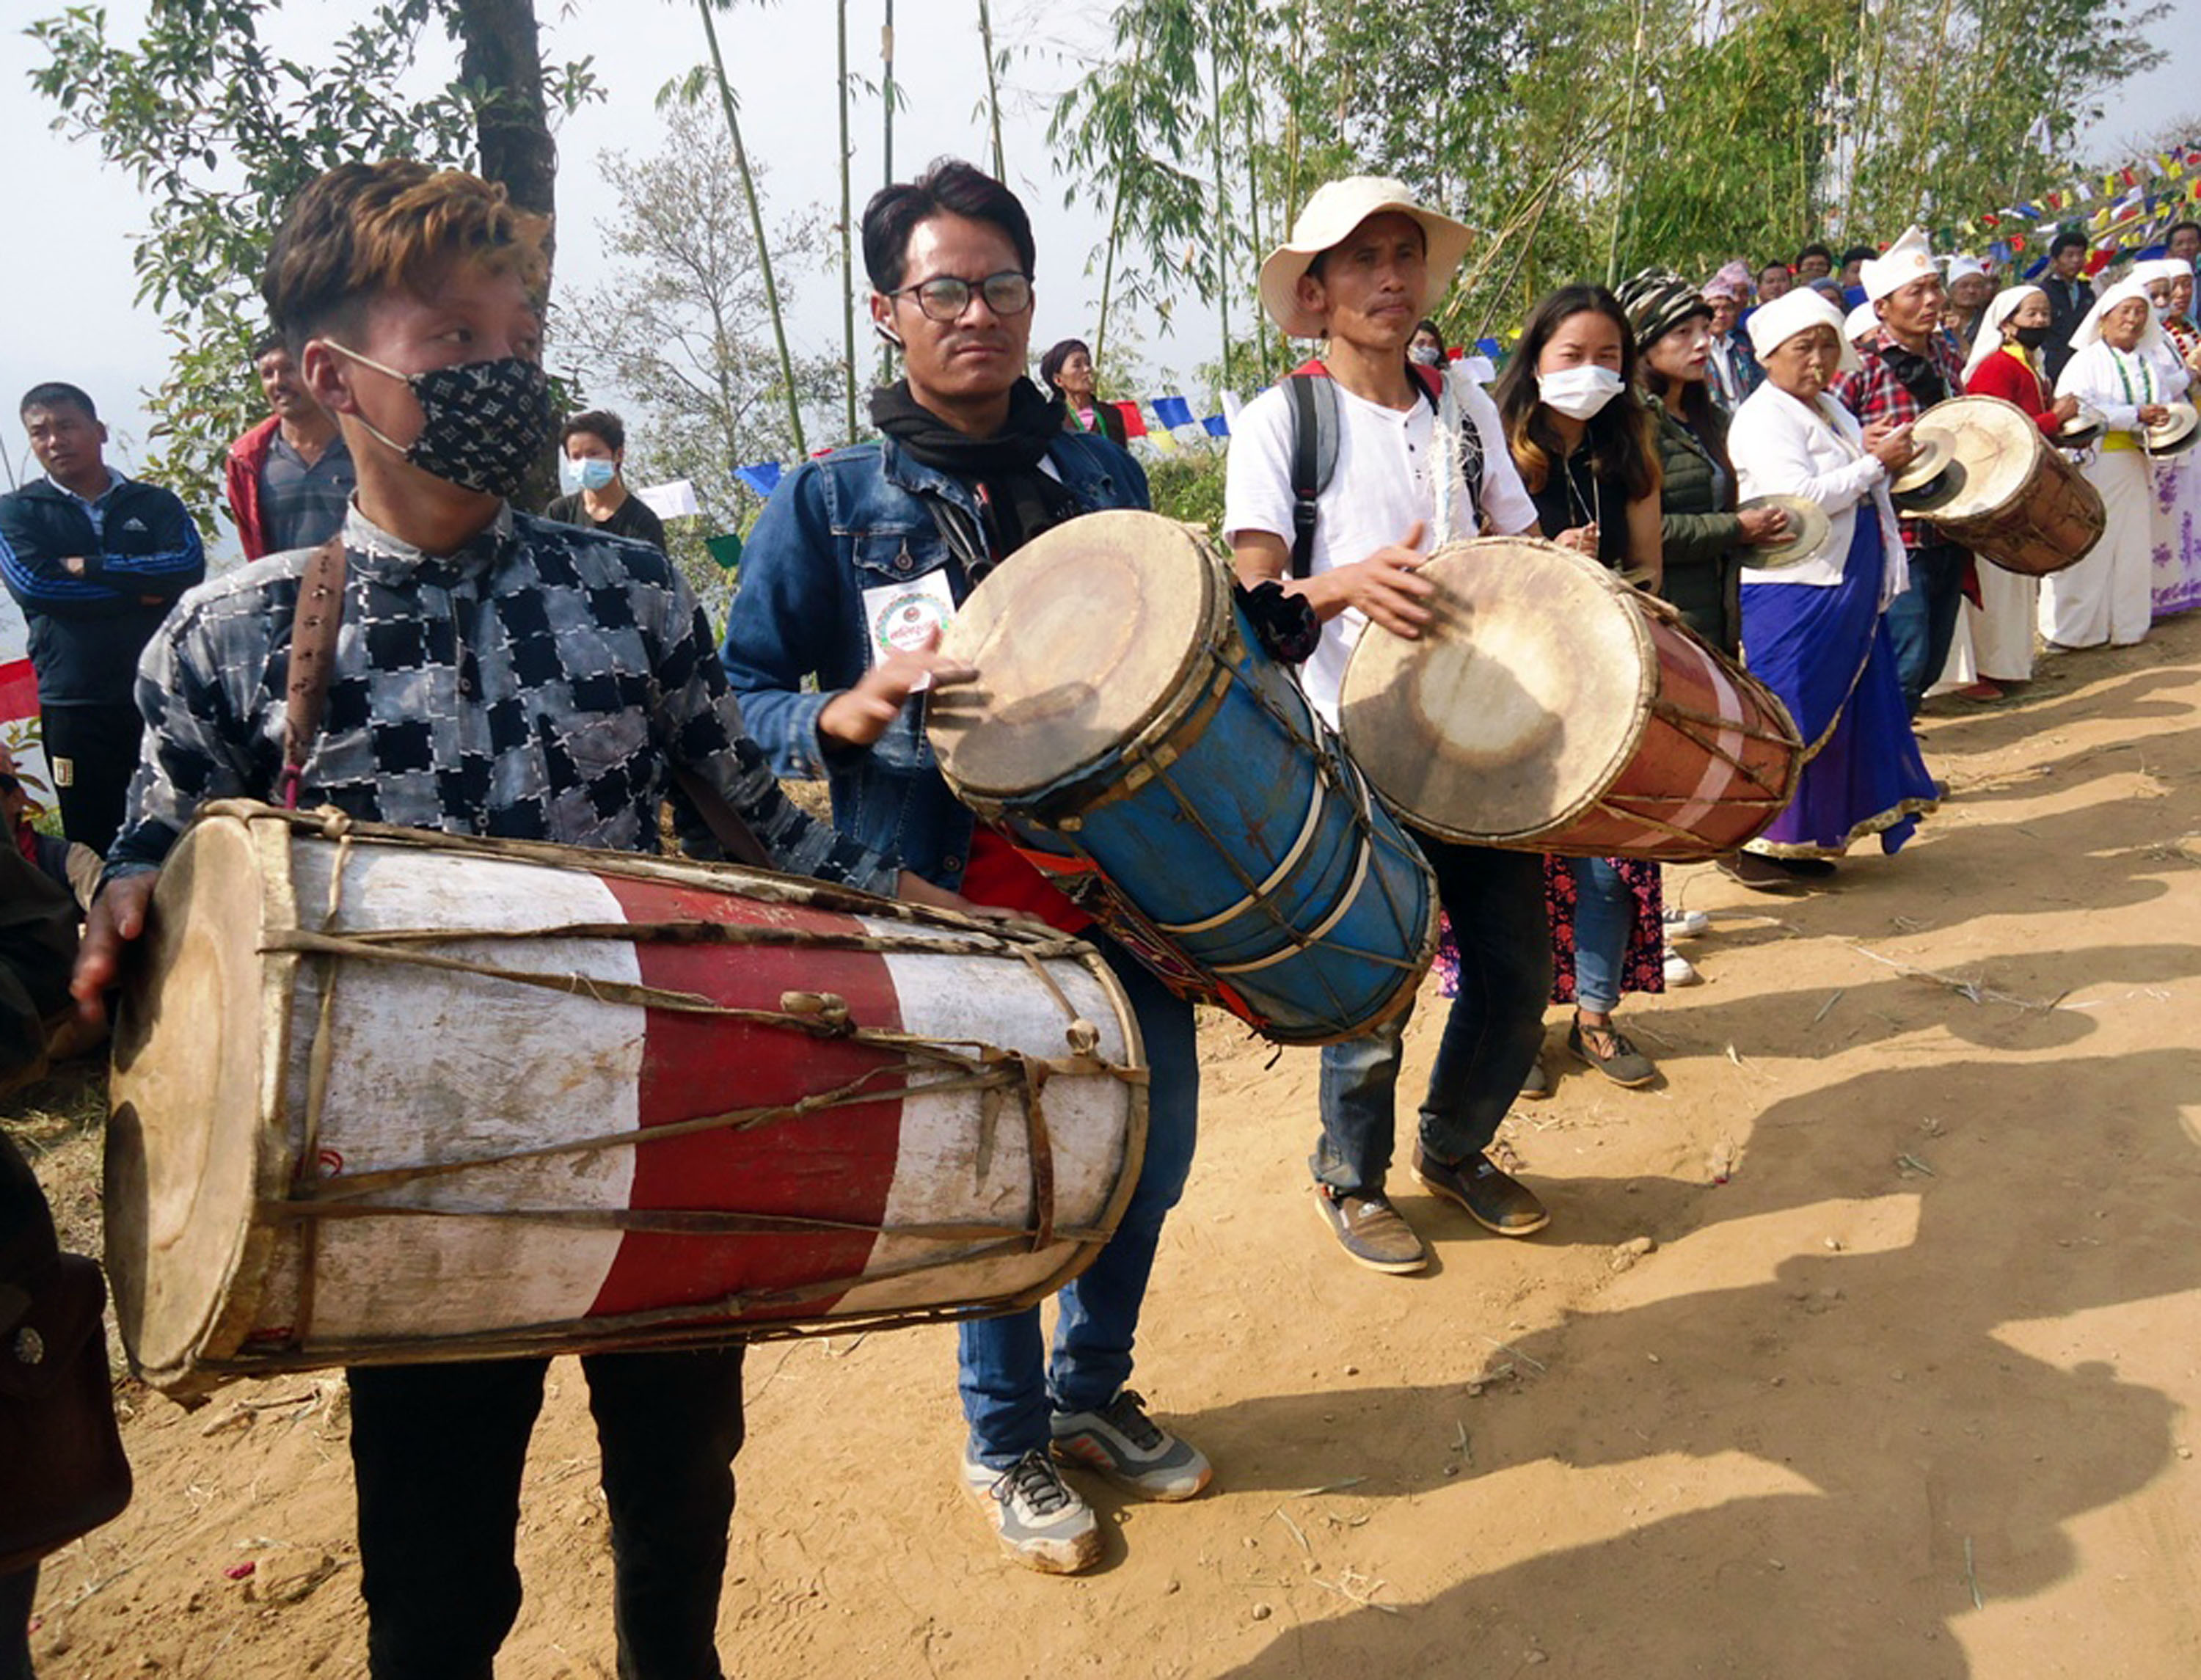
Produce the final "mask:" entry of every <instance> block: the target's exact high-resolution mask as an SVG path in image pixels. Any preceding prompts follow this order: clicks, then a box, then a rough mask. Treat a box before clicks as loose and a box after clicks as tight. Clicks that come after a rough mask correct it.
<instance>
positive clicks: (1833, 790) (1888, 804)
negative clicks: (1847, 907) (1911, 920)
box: [1727, 291, 1934, 889]
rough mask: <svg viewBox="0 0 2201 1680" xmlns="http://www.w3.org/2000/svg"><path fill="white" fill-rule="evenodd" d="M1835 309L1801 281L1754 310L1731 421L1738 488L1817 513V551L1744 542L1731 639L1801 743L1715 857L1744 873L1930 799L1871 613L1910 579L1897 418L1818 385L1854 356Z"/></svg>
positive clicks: (1778, 881) (1908, 818)
mask: <svg viewBox="0 0 2201 1680" xmlns="http://www.w3.org/2000/svg"><path fill="white" fill-rule="evenodd" d="M1842 325H1843V323H1842V312H1841V311H1840V309H1838V308H1835V307H1834V305H1833V304H1832V303H1828V302H1827V301H1826V299H1824V298H1823V297H1819V296H1817V294H1816V293H1812V292H1801V291H1799V292H1791V293H1790V294H1789V295H1788V296H1787V297H1784V298H1782V299H1781V301H1780V302H1779V303H1770V304H1768V305H1767V306H1766V307H1765V308H1763V309H1760V310H1759V311H1758V313H1757V314H1754V315H1752V317H1751V319H1750V333H1751V338H1752V340H1753V341H1754V343H1755V344H1756V345H1757V348H1758V364H1759V366H1761V367H1764V369H1765V383H1764V385H1760V386H1759V387H1758V390H1757V391H1756V392H1755V393H1754V394H1753V395H1752V397H1751V398H1750V400H1749V401H1748V402H1745V403H1744V404H1743V405H1742V407H1741V408H1738V409H1737V410H1736V411H1735V415H1734V428H1733V430H1731V431H1730V432H1729V433H1728V440H1727V443H1728V452H1729V455H1730V456H1731V457H1732V458H1733V460H1734V472H1735V478H1736V480H1737V487H1738V488H1739V489H1740V490H1741V492H1742V494H1743V496H1745V497H1746V498H1748V497H1750V496H1801V497H1802V498H1803V499H1804V500H1805V501H1807V502H1812V503H1814V504H1815V505H1816V506H1817V508H1818V509H1819V510H1820V512H1822V513H1823V514H1825V515H1826V516H1827V520H1828V531H1827V536H1826V538H1825V540H1824V541H1823V542H1822V543H1821V545H1820V547H1819V549H1818V550H1817V552H1816V553H1814V554H1811V555H1805V556H1803V557H1802V558H1801V559H1799V560H1798V561H1794V562H1793V563H1791V564H1787V565H1784V566H1782V567H1780V568H1778V569H1774V570H1768V569H1764V568H1762V567H1752V565H1751V564H1750V563H1749V556H1747V555H1746V556H1745V558H1744V566H1743V573H1742V650H1743V655H1744V657H1745V658H1746V659H1747V660H1748V661H1750V669H1751V673H1752V675H1753V676H1755V677H1757V678H1758V679H1759V680H1760V681H1761V682H1763V683H1764V684H1766V685H1767V686H1768V687H1769V688H1770V689H1771V690H1773V691H1774V692H1775V694H1777V695H1779V696H1781V703H1782V704H1783V705H1785V706H1787V708H1788V714H1789V715H1790V716H1791V717H1792V718H1793V719H1794V720H1796V727H1797V729H1798V731H1799V732H1800V733H1801V734H1802V735H1803V737H1804V742H1805V749H1806V751H1807V753H1808V754H1809V755H1810V756H1809V758H1808V759H1807V760H1806V761H1805V766H1804V772H1803V774H1802V776H1801V777H1799V778H1798V781H1797V784H1796V793H1795V796H1794V798H1793V799H1792V800H1791V801H1790V802H1789V804H1788V808H1787V810H1786V811H1783V812H1782V813H1781V815H1780V817H1779V818H1778V819H1775V822H1774V824H1773V825H1772V826H1771V827H1770V828H1769V829H1768V830H1766V831H1765V833H1764V836H1762V837H1760V838H1758V839H1757V840H1754V841H1752V843H1750V846H1749V847H1748V849H1746V850H1745V851H1744V852H1743V853H1742V854H1741V855H1740V857H1739V858H1738V859H1736V860H1734V861H1732V862H1731V863H1729V865H1728V866H1727V867H1728V870H1729V873H1730V874H1732V875H1734V878H1736V879H1738V880H1740V881H1741V882H1742V883H1743V884H1745V885H1746V886H1754V887H1764V888H1768V889H1779V888H1783V887H1787V888H1793V887H1796V886H1799V885H1801V884H1803V882H1804V881H1805V880H1806V879H1809V878H1813V877H1817V876H1825V875H1830V874H1832V873H1833V872H1834V859H1836V858H1838V857H1840V856H1841V855H1843V854H1844V853H1845V852H1846V851H1847V850H1848V849H1849V848H1850V847H1851V846H1852V845H1853V844H1855V843H1858V842H1860V841H1863V840H1865V839H1867V838H1869V837H1872V836H1874V835H1877V836H1879V837H1880V845H1881V850H1882V851H1885V852H1893V851H1895V850H1897V849H1899V848H1900V847H1901V846H1902V844H1903V843H1904V842H1905V841H1906V840H1908V839H1909V838H1910V834H1911V831H1912V830H1913V829H1914V828H1915V827H1916V818H1917V816H1918V814H1919V813H1921V812H1924V811H1930V810H1932V809H1933V808H1934V782H1933V778H1931V777H1929V776H1928V775H1927V773H1926V766H1925V764H1924V762H1923V761H1922V760H1921V759H1920V758H1919V756H1918V742H1917V739H1916V737H1915V736H1913V735H1912V733H1911V731H1910V718H1909V715H1908V714H1907V712H1906V709H1905V705H1904V700H1903V688H1902V684H1901V682H1900V681H1899V678H1897V675H1896V669H1895V650H1894V647H1893V643H1891V642H1890V641H1889V639H1888V634H1887V626H1886V624H1885V622H1884V621H1883V617H1882V615H1883V614H1885V612H1886V611H1887V603H1888V602H1890V601H1892V600H1893V599H1894V598H1895V597H1896V596H1898V595H1899V594H1900V593H1902V591H1903V590H1904V588H1905V585H1906V584H1907V583H1908V581H1909V573H1908V569H1907V567H1906V566H1905V560H1904V552H1903V535H1902V532H1901V530H1900V528H1899V526H1898V525H1897V523H1896V518H1895V508H1894V504H1893V502H1890V501H1889V500H1888V495H1887V481H1888V477H1889V475H1890V474H1891V473H1895V472H1898V471H1899V470H1901V468H1902V467H1904V466H1905V465H1906V464H1907V463H1908V462H1909V461H1910V456H1911V454H1912V450H1913V446H1912V443H1911V442H1910V427H1909V426H1895V425H1892V424H1891V423H1889V422H1888V421H1887V420H1875V421H1874V422H1873V424H1872V425H1871V426H1867V427H1864V429H1863V430H1862V431H1860V430H1859V428H1858V422H1857V418H1856V416H1855V415H1853V414H1851V413H1850V411H1849V410H1848V409H1847V408H1844V407H1843V406H1842V405H1841V404H1840V402H1836V401H1835V400H1834V398H1833V397H1831V396H1829V395H1828V394H1827V387H1828V385H1829V384H1830V383H1832V381H1833V379H1834V375H1835V373H1837V371H1840V370H1843V369H1849V368H1854V367H1857V366H1858V354H1857V350H1855V348H1854V347H1853V346H1852V345H1851V344H1848V343H1847V342H1846V340H1845V339H1844V338H1843V337H1842Z"/></svg>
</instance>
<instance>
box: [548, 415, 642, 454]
mask: <svg viewBox="0 0 2201 1680" xmlns="http://www.w3.org/2000/svg"><path fill="white" fill-rule="evenodd" d="M575 432H586V433H588V435H589V436H590V437H591V438H602V439H603V440H604V443H605V444H606V445H607V447H608V448H609V449H611V451H612V453H613V454H614V455H616V454H618V453H619V451H620V450H621V449H625V447H626V422H625V421H624V420H621V419H620V418H619V416H618V415H617V414H613V412H612V411H611V410H610V409H608V408H591V409H590V410H589V411H588V412H587V413H586V414H575V415H574V416H573V417H572V419H570V420H567V421H566V423H565V425H563V426H560V427H559V428H558V447H559V448H560V449H564V448H565V447H566V439H567V438H571V437H572V435H573V434H574V433H575Z"/></svg>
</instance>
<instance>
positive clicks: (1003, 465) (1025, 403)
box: [872, 379, 1064, 480]
mask: <svg viewBox="0 0 2201 1680" xmlns="http://www.w3.org/2000/svg"><path fill="white" fill-rule="evenodd" d="M1063 414H1064V409H1063V403H1062V398H1061V397H1059V396H1058V397H1055V398H1054V401H1053V402H1049V401H1048V399H1047V398H1046V397H1042V395H1041V394H1040V389H1039V387H1038V386H1037V385H1034V384H1033V383H1032V382H1031V381H1030V379H1018V381H1017V382H1016V384H1015V385H1012V386H1011V387H1010V388H1009V418H1008V421H1007V424H1006V425H1004V426H1002V427H1001V430H1000V431H999V432H995V433H994V435H993V436H992V437H990V438H973V437H971V435H970V434H969V433H967V432H958V431H957V430H956V429H955V428H954V426H950V425H948V422H947V421H946V420H942V419H941V418H940V416H939V415H937V414H934V413H933V412H932V410H931V409H930V408H926V407H924V405H923V404H922V403H920V402H919V401H918V400H917V399H916V398H915V397H913V396H911V395H910V392H909V381H908V380H907V379H896V380H895V382H894V383H893V384H892V385H882V386H880V387H879V388H878V389H877V391H873V392H872V425H873V426H877V427H878V429H879V430H880V431H882V432H884V433H886V435H887V436H888V437H889V438H893V439H894V440H895V443H899V444H901V446H902V448H904V449H907V450H908V451H909V452H910V454H912V455H914V456H916V457H917V458H918V460H919V461H923V462H924V464H925V465H926V466H927V467H933V468H935V469H936V470H937V471H939V472H942V473H947V474H948V476H949V477H950V478H955V479H966V480H969V479H980V480H984V479H994V478H995V477H998V476H999V475H1000V474H1001V473H1006V472H1013V471H1015V470H1017V469H1018V468H1020V467H1021V468H1024V469H1026V470H1029V469H1030V468H1032V467H1037V466H1038V465H1039V464H1040V462H1041V461H1042V460H1043V459H1044V458H1045V457H1046V455H1047V451H1048V445H1049V444H1050V443H1054V440H1055V439H1056V438H1059V437H1060V436H1061V435H1062V425H1063Z"/></svg>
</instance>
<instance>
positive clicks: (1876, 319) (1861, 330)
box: [1842, 303, 1880, 344]
mask: <svg viewBox="0 0 2201 1680" xmlns="http://www.w3.org/2000/svg"><path fill="white" fill-rule="evenodd" d="M1879 331H1880V311H1879V310H1878V309H1876V308H1874V307H1873V306H1872V305H1871V304H1870V303H1860V304H1858V306H1857V308H1854V309H1852V310H1851V311H1850V312H1849V314H1846V315H1845V316H1843V317H1842V339H1843V341H1844V342H1845V343H1846V344H1855V343H1857V341H1858V339H1860V338H1864V336H1865V334H1867V333H1868V332H1871V333H1877V332H1879Z"/></svg>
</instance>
